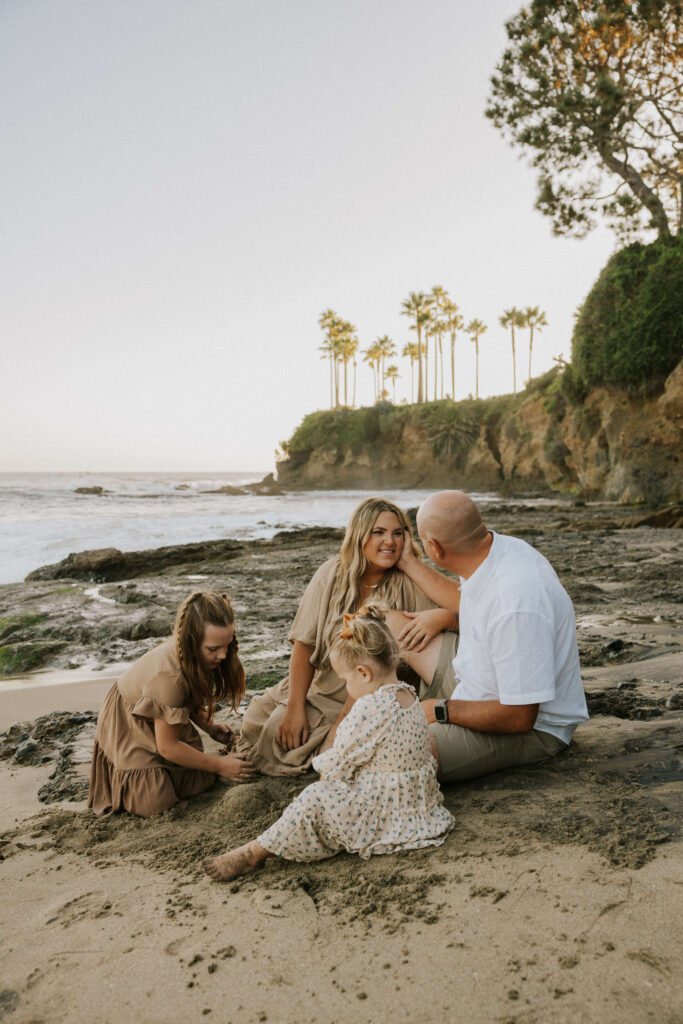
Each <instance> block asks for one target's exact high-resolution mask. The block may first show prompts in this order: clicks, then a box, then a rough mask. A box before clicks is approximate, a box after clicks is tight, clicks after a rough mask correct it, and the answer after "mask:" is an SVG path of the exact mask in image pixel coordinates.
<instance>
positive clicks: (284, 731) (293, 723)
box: [275, 707, 308, 750]
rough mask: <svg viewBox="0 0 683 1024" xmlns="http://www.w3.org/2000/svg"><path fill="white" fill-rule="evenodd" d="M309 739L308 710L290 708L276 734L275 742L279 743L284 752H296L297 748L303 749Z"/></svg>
mask: <svg viewBox="0 0 683 1024" xmlns="http://www.w3.org/2000/svg"><path fill="white" fill-rule="evenodd" d="M307 739H308V719H307V718H306V709H305V708H298V707H293V708H292V707H288V708H287V710H286V711H285V715H284V718H283V719H282V721H281V722H280V725H279V726H278V728H277V732H276V733H275V742H276V743H279V744H280V746H281V747H282V749H283V750H296V748H297V747H302V746H303V745H304V743H305V742H306V740H307Z"/></svg>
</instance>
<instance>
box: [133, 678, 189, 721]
mask: <svg viewBox="0 0 683 1024" xmlns="http://www.w3.org/2000/svg"><path fill="white" fill-rule="evenodd" d="M187 698H188V692H187V684H186V683H185V682H184V680H183V678H182V676H178V675H176V674H175V673H173V672H159V673H158V674H157V675H155V676H152V677H151V679H148V680H147V681H146V682H145V684H144V686H143V690H142V694H141V696H140V698H139V699H138V700H137V701H136V703H135V706H134V708H133V715H135V717H136V718H148V719H154V718H163V720H164V721H165V722H168V724H169V725H186V724H187V723H188V722H189V720H190V710H189V708H188V707H187Z"/></svg>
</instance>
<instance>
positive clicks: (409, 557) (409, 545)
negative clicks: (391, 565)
mask: <svg viewBox="0 0 683 1024" xmlns="http://www.w3.org/2000/svg"><path fill="white" fill-rule="evenodd" d="M419 561H420V559H419V558H417V557H416V555H415V552H414V551H413V541H412V538H411V536H410V533H409V532H408V530H404V531H403V547H402V548H401V554H400V555H399V559H398V562H397V563H396V568H397V569H400V570H401V572H404V573H406V575H408V576H410V569H411V566H412V565H414V564H415V562H419Z"/></svg>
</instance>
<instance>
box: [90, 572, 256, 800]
mask: <svg viewBox="0 0 683 1024" xmlns="http://www.w3.org/2000/svg"><path fill="white" fill-rule="evenodd" d="M237 649H238V644H237V636H236V634H235V615H234V612H233V609H232V605H231V604H230V601H229V600H228V598H227V595H226V594H215V593H209V592H203V591H196V592H195V593H194V594H190V596H189V597H188V598H187V599H186V600H185V601H184V602H183V603H182V605H181V606H180V608H179V610H178V615H177V618H176V623H175V628H174V632H173V636H171V637H169V638H168V640H165V641H164V642H163V643H161V644H159V646H158V647H154V648H153V649H152V650H151V651H148V653H147V654H144V655H143V656H142V657H141V658H140V659H139V660H138V661H136V662H135V663H134V664H133V665H131V667H130V668H129V669H127V670H126V671H125V672H124V673H123V675H122V676H121V678H120V679H119V680H118V681H117V682H116V683H114V685H113V686H112V688H111V690H110V691H109V693H108V694H107V696H106V697H105V700H104V705H103V706H102V710H101V711H100V714H99V717H98V719H97V732H96V734H95V746H94V749H93V757H92V767H91V770H90V793H89V796H88V807H92V809H93V810H94V811H95V813H96V814H110V813H112V812H113V811H129V812H131V813H132V814H139V815H141V816H142V817H149V816H151V815H153V814H161V813H162V811H167V810H168V809H169V808H170V807H173V806H174V805H175V804H176V803H178V801H179V800H183V799H185V798H186V797H190V796H195V795H196V794H197V793H202V792H203V791H204V790H205V789H208V787H209V786H211V785H212V783H213V782H214V781H215V779H216V776H217V775H219V776H221V777H222V778H225V779H232V780H233V781H242V780H244V779H246V778H248V777H249V776H250V775H251V774H253V771H254V769H253V768H252V766H251V765H250V763H249V762H248V760H247V759H246V758H245V757H244V756H243V755H242V754H227V755H219V756H215V755H210V754H205V753H204V748H203V745H202V741H201V738H200V736H199V734H198V733H197V730H196V729H195V728H194V725H192V722H195V723H196V724H197V725H198V726H199V727H200V728H201V729H202V730H203V731H204V732H206V733H207V734H208V735H209V736H211V738H212V739H214V740H217V741H218V742H221V743H225V744H226V745H227V747H230V746H231V745H232V743H233V740H234V737H233V735H232V730H231V729H230V728H228V726H226V725H222V724H220V723H218V722H214V720H213V712H214V708H215V705H216V703H217V702H218V701H222V700H228V701H229V702H230V703H231V704H232V707H233V708H234V709H235V708H237V706H238V704H239V702H240V699H241V697H242V696H243V694H244V669H243V667H242V663H241V661H240V659H239V656H238V654H237Z"/></svg>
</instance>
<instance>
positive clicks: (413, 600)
mask: <svg viewBox="0 0 683 1024" xmlns="http://www.w3.org/2000/svg"><path fill="white" fill-rule="evenodd" d="M403 594H404V602H403V608H402V609H401V611H404V612H426V611H430V610H431V609H432V608H437V607H438V605H436V604H434V602H433V601H432V600H430V598H428V597H427V595H426V594H425V592H424V590H420V588H419V587H418V585H417V583H413V581H412V580H411V578H410V577H409V576H406V575H405V574H404V576H403Z"/></svg>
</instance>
